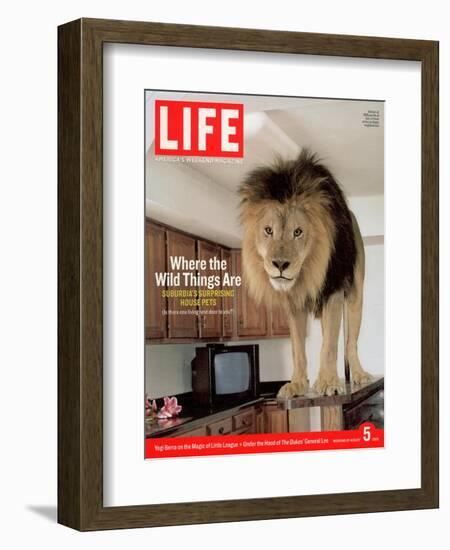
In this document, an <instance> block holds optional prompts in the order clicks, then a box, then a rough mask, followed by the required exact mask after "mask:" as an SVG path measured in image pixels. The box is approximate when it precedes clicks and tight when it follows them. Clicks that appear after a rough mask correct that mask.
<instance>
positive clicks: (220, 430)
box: [218, 426, 224, 434]
mask: <svg viewBox="0 0 450 550" xmlns="http://www.w3.org/2000/svg"><path fill="white" fill-rule="evenodd" d="M218 431H219V433H220V434H223V432H224V427H223V426H222V427H221V428H219V430H218Z"/></svg>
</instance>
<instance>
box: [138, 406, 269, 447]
mask: <svg viewBox="0 0 450 550" xmlns="http://www.w3.org/2000/svg"><path fill="white" fill-rule="evenodd" d="M264 401H265V397H262V396H261V397H259V398H258V399H253V400H252V401H246V402H245V403H240V404H239V405H235V406H233V407H230V406H225V407H221V408H216V409H208V408H200V407H196V408H195V409H194V408H192V409H191V410H189V408H188V409H187V410H184V409H183V411H182V415H181V416H177V417H175V418H163V419H157V420H154V421H153V422H152V423H150V422H148V421H146V422H145V437H171V436H173V435H174V434H175V432H177V431H179V430H180V429H181V428H183V430H184V429H189V430H195V429H196V428H198V427H199V426H202V425H204V423H205V420H208V422H216V421H217V420H220V419H222V418H224V417H226V416H231V415H234V414H238V413H239V412H240V411H241V410H242V409H245V408H247V407H250V406H252V405H257V404H261V403H263V402H264Z"/></svg>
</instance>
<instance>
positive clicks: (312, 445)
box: [145, 422, 384, 458]
mask: <svg viewBox="0 0 450 550" xmlns="http://www.w3.org/2000/svg"><path fill="white" fill-rule="evenodd" d="M383 446H384V430H382V429H379V428H376V427H375V426H374V425H373V424H371V423H370V422H366V423H364V424H361V426H360V427H359V428H358V429H357V430H340V431H333V432H301V433H277V434H272V433H270V434H249V435H220V436H198V437H158V438H149V439H147V440H146V445H145V458H174V457H185V456H208V455H231V454H253V453H282V452H298V451H323V450H334V449H361V448H374V447H383Z"/></svg>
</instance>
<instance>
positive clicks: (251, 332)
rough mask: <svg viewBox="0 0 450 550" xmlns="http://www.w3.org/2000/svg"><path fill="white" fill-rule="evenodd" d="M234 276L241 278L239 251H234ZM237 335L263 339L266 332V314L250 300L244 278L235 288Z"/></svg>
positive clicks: (240, 256)
mask: <svg viewBox="0 0 450 550" xmlns="http://www.w3.org/2000/svg"><path fill="white" fill-rule="evenodd" d="M233 255H234V270H235V275H240V276H241V277H243V272H242V255H241V251H240V250H234V251H233ZM236 294H237V300H236V302H237V335H238V336H241V337H265V336H267V335H268V334H267V333H268V331H267V325H268V323H267V312H266V308H265V307H264V306H262V305H259V306H257V305H256V304H255V302H254V301H253V300H252V298H250V296H249V295H248V292H247V291H246V288H245V277H243V279H242V285H241V286H240V287H238V288H237V291H236Z"/></svg>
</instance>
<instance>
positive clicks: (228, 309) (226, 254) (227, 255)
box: [221, 248, 234, 338]
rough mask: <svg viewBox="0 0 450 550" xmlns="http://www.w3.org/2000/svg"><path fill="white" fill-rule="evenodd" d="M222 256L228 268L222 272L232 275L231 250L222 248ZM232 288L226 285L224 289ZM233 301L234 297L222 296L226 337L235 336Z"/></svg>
mask: <svg viewBox="0 0 450 550" xmlns="http://www.w3.org/2000/svg"><path fill="white" fill-rule="evenodd" d="M221 258H222V261H223V260H225V261H226V262H227V268H226V269H225V270H224V271H223V273H222V274H224V273H228V275H230V276H231V275H232V273H233V266H232V257H231V251H230V250H225V248H222V249H221ZM232 288H233V287H225V288H224V290H232ZM233 302H234V301H233V298H232V297H229V296H226V297H224V298H222V309H223V312H224V313H223V315H222V336H223V337H224V338H231V337H232V336H233V313H232V310H233Z"/></svg>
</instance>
